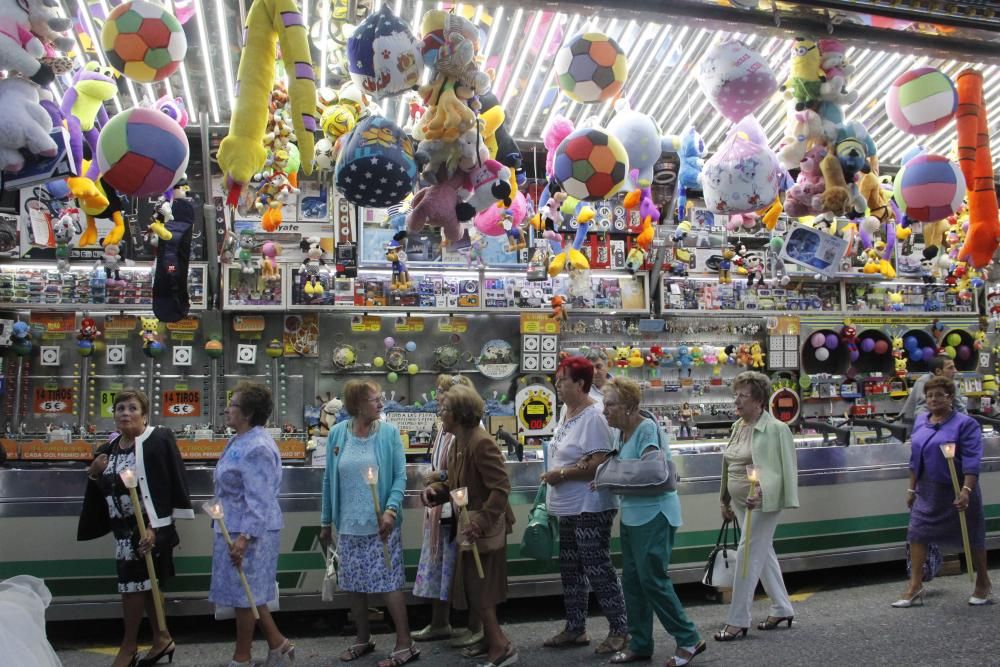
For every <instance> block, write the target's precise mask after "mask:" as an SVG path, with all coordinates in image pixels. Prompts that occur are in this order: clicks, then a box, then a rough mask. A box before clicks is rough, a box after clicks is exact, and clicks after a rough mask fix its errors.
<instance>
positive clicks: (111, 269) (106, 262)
mask: <svg viewBox="0 0 1000 667" xmlns="http://www.w3.org/2000/svg"><path fill="white" fill-rule="evenodd" d="M96 266H101V267H103V268H104V276H105V278H106V280H107V284H108V286H109V287H114V286H115V285H119V286H123V285H125V281H124V280H122V278H121V268H122V258H121V248H119V247H118V244H117V243H109V244H107V245H105V246H104V254H103V255H101V258H100V259H99V260H98V261H97V264H95V267H96ZM112 276H114V278H113V279H112Z"/></svg>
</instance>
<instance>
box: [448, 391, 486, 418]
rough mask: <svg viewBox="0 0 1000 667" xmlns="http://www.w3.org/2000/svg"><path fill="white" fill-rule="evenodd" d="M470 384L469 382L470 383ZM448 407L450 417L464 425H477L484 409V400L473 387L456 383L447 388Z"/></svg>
mask: <svg viewBox="0 0 1000 667" xmlns="http://www.w3.org/2000/svg"><path fill="white" fill-rule="evenodd" d="M470 384H471V383H470ZM445 398H447V399H448V409H449V410H450V411H451V416H452V419H454V420H455V421H456V422H458V423H459V424H461V425H462V426H466V427H473V426H478V425H479V422H480V421H481V420H482V418H483V412H484V411H485V410H486V402H485V401H483V397H482V396H480V395H479V394H478V393H477V392H476V390H475V389H473V388H472V387H471V386H469V387H467V386H465V385H463V384H457V385H455V386H454V387H452V388H451V389H449V390H448V394H447V396H445Z"/></svg>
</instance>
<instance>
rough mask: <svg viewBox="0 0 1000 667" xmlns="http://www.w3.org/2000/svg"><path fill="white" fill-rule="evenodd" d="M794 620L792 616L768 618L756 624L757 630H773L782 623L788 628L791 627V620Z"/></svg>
mask: <svg viewBox="0 0 1000 667" xmlns="http://www.w3.org/2000/svg"><path fill="white" fill-rule="evenodd" d="M794 618H795V617H794V616H768V617H767V618H766V619H765V620H763V621H761V622H760V623H758V624H757V629H758V630H774V629H775V628H776V627H778V626H779V625H781V624H782V623H788V627H792V620H793V619H794Z"/></svg>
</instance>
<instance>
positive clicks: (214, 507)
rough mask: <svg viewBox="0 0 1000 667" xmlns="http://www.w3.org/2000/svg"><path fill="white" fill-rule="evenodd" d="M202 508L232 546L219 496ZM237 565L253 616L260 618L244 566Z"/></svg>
mask: <svg viewBox="0 0 1000 667" xmlns="http://www.w3.org/2000/svg"><path fill="white" fill-rule="evenodd" d="M201 508H202V509H203V510H205V514H207V515H208V516H210V517H211V518H212V519H214V520H215V521H218V522H219V530H221V531H222V537H223V539H225V540H226V544H227V545H229V546H230V547H232V546H233V538H232V537H230V536H229V530H228V529H227V528H226V520H225V517H224V516H223V514H224V513H223V511H222V501H221V500H219V499H218V498H212V499H211V500H206V501H205V502H204V503H202V505H201ZM235 567H236V572H237V573H238V574H239V575H240V583H241V584H243V592H244V593H246V594H247V602H249V603H250V610H251V611H252V612H253V617H254V618H255V619H257V620H260V612H259V611H257V603H256V602H254V599H253V593H252V592H250V584H249V583H247V576H246V575H245V574H243V566H242V565H236V566H235Z"/></svg>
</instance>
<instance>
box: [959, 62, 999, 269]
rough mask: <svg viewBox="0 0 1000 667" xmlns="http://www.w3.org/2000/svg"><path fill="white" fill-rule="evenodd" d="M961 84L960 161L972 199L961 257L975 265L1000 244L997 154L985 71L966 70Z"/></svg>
mask: <svg viewBox="0 0 1000 667" xmlns="http://www.w3.org/2000/svg"><path fill="white" fill-rule="evenodd" d="M956 80H957V85H958V101H959V105H958V108H959V109H960V111H959V112H958V117H957V120H956V125H957V128H958V156H959V158H958V164H959V167H961V169H962V174H963V175H964V176H965V183H966V186H967V187H968V186H971V189H969V190H968V201H969V204H968V206H969V231H968V232H967V233H966V237H965V243H964V244H963V245H962V248H961V250H960V251H959V253H958V258H959V259H960V260H965V261H967V262H969V264H971V265H972V266H973V267H975V268H977V269H978V268H982V267H984V266H986V265H987V264H989V263H990V260H991V259H992V258H993V253H994V252H996V249H997V246H998V244H1000V219H998V212H997V195H996V190H995V189H994V188H993V185H992V184H993V157H992V153H991V151H990V144H989V142H988V141H983V140H982V138H983V137H988V136H990V132H989V124H988V122H987V109H986V103H985V100H984V98H983V75H982V72H978V71H976V70H971V69H967V70H962V72H960V73H959V75H958V77H957V78H956Z"/></svg>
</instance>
